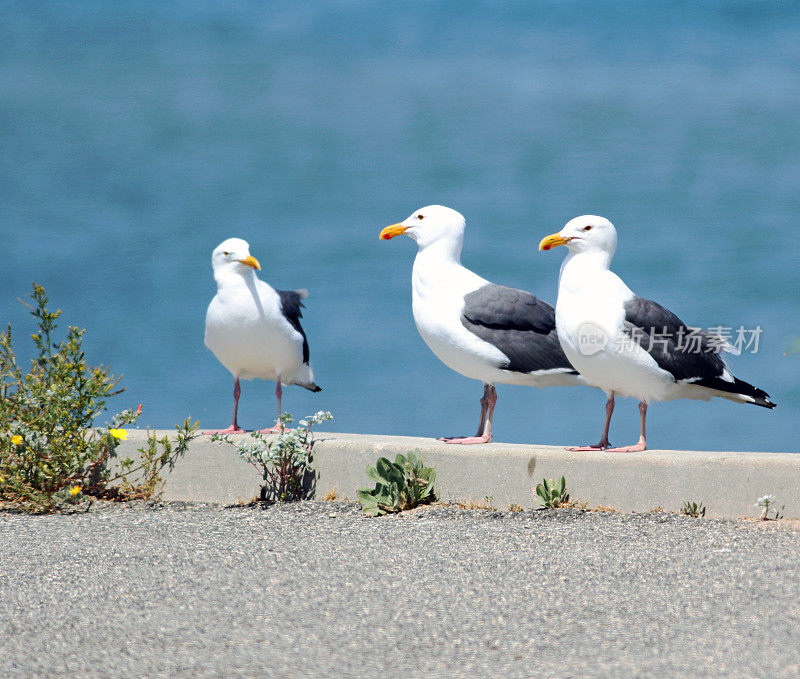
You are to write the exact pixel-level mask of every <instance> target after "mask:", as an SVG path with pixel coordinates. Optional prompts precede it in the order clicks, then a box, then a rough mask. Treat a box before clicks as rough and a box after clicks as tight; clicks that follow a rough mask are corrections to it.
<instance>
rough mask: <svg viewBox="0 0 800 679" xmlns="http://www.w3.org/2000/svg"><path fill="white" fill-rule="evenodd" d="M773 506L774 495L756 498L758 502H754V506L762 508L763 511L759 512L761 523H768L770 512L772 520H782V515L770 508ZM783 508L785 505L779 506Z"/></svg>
mask: <svg viewBox="0 0 800 679" xmlns="http://www.w3.org/2000/svg"><path fill="white" fill-rule="evenodd" d="M774 504H775V496H774V495H764V496H762V497H760V498H758V500H756V503H755V505H754V506H755V507H762V508H763V510H764V511H762V512H761V520H762V521H769V520H770V515H769V513H770V512H773V513H774V514H775V516H773V517H772V518H773V519H782V518H783V514H782V513H781V512H780V511H779V510H777V509H775V508H774V507H772V505H774ZM785 506H786V505H781V509H783V508H784V507H785ZM771 507H772V508H771ZM770 508H771V509H770Z"/></svg>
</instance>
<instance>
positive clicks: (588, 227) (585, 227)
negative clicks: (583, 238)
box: [583, 224, 592, 231]
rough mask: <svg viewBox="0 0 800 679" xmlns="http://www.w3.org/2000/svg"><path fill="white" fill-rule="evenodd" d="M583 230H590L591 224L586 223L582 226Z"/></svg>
mask: <svg viewBox="0 0 800 679" xmlns="http://www.w3.org/2000/svg"><path fill="white" fill-rule="evenodd" d="M583 230H584V231H591V230H592V225H591V224H588V225H587V226H584V227H583Z"/></svg>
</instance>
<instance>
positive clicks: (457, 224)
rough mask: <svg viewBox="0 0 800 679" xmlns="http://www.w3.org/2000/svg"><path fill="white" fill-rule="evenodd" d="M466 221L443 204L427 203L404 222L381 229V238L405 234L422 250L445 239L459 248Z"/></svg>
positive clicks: (458, 213) (385, 238) (386, 238)
mask: <svg viewBox="0 0 800 679" xmlns="http://www.w3.org/2000/svg"><path fill="white" fill-rule="evenodd" d="M465 226H466V222H465V221H464V217H463V215H462V214H461V213H460V212H456V211H455V210H452V209H451V208H449V207H444V205H428V206H427V207H422V208H420V209H419V210H416V211H414V212H413V213H412V214H411V216H410V217H409V218H408V219H406V220H405V221H404V222H400V223H398V224H392V225H391V226H387V227H386V228H385V229H383V231H381V233H380V236H378V237H379V238H380V239H381V240H389V239H390V238H394V237H395V236H400V235H402V234H405V235H406V236H409V237H410V238H413V239H414V240H415V241H416V242H417V247H419V249H420V250H424V249H425V248H427V247H428V246H429V245H432V244H433V243H436V242H440V241H445V242H448V243H450V244H453V245H455V246H456V247H457V248H458V250H459V251H460V250H461V243H462V242H463V240H464V228H465Z"/></svg>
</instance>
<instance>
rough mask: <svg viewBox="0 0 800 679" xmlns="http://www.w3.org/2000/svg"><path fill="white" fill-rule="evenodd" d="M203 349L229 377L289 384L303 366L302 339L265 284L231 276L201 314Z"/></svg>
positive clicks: (276, 298)
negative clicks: (209, 351)
mask: <svg viewBox="0 0 800 679" xmlns="http://www.w3.org/2000/svg"><path fill="white" fill-rule="evenodd" d="M205 343H206V346H207V347H208V348H209V349H211V351H212V352H214V355H215V356H216V357H217V358H218V359H219V361H220V363H222V364H223V365H224V366H225V367H226V368H227V369H228V370H229V371H230V372H231V373H232V374H233V375H234V377H241V378H243V379H253V378H261V379H273V380H274V379H277V378H278V377H280V378H281V379H282V380H283V381H284V382H286V383H290V382H291V381H292V377H293V375H294V374H295V373H296V372H297V371H298V369H299V368H300V367H301V366H302V363H303V338H302V336H301V335H300V333H298V332H297V331H296V330H295V329H294V328H293V327H292V326H291V325H290V324H289V322H288V321H287V320H286V318H285V317H284V316H283V314H282V312H281V303H280V297H279V296H278V294H277V293H276V292H275V290H273V289H272V288H271V287H270V286H269V285H267V284H266V283H264V282H263V281H260V280H257V279H256V280H255V281H254V284H253V285H250V284H247V283H246V282H245V281H244V279H243V278H241V277H240V276H236V277H235V278H234V277H231V279H230V280H226V281H225V282H224V283H223V284H221V285H220V286H219V288H218V291H217V295H216V296H215V297H214V299H213V300H211V304H210V305H209V307H208V312H207V313H206V336H205Z"/></svg>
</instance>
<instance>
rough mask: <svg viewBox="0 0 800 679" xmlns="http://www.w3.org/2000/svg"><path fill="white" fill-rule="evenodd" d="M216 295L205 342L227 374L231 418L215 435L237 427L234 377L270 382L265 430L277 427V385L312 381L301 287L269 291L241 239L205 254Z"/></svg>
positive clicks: (312, 388)
mask: <svg viewBox="0 0 800 679" xmlns="http://www.w3.org/2000/svg"><path fill="white" fill-rule="evenodd" d="M211 266H212V267H213V269H214V280H215V281H216V282H217V294H216V296H215V297H214V299H212V300H211V304H209V306H208V311H207V312H206V335H205V344H206V346H207V347H208V348H209V349H211V351H212V352H213V353H214V355H215V356H216V357H217V359H218V360H219V362H220V363H222V365H224V366H225V367H226V368H227V369H228V370H229V371H230V372H231V374H232V375H233V422H232V423H231V426H230V427H228V428H227V429H223V430H222V431H220V432H219V433H222V434H231V433H236V432H241V431H243V430H242V429H241V428H240V427H239V425H238V423H237V421H236V413H237V411H238V408H239V395H240V393H241V388H240V387H239V379H243V380H253V379H262V380H275V383H276V384H275V396H276V397H277V399H278V423H277V424H276V425H275V426H274V427H272V428H271V429H269V430H267V431H270V432H276V431H281V430H282V428H281V426H280V415H281V396H282V394H283V390H282V388H281V387H282V385H283V384H299V385H300V386H301V387H305V388H306V389H308V390H309V391H314V392H317V391H321V388H320V387H318V386H317V385H316V384H314V373H313V372H312V370H311V366H310V365H309V363H308V340H307V339H306V333H305V332H304V331H303V328H302V327H301V326H300V319H301V318H302V317H303V314H302V313H301V311H300V308H301V307H302V306H303V303H302V302H301V300H303V299H305V298H306V297H308V291H307V290H274V289H273V288H272V287H270V286H269V285H267V283H265V282H264V281H262V280H261V279H260V278H259V277H258V276H257V275H256V271H259V270H260V269H261V265H260V264H259V263H258V260H257V259H256V258H255V257H252V256H251V255H250V246H249V244H248V243H247V241H244V240H242V239H241V238H228V239H227V240H224V241H222V243H220V244H219V245H218V246H217V247H216V249H215V250H214V252H213V254H212V255H211Z"/></svg>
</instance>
